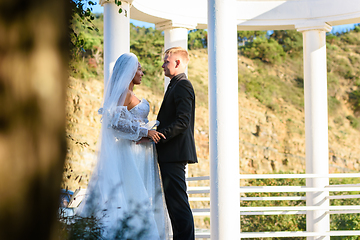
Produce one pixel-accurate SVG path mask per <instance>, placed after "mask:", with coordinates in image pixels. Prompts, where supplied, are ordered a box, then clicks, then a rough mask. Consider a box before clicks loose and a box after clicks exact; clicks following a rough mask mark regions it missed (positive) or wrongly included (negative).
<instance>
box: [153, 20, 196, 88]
mask: <svg viewBox="0 0 360 240" xmlns="http://www.w3.org/2000/svg"><path fill="white" fill-rule="evenodd" d="M195 27H196V25H191V24H183V23H175V22H173V21H166V22H162V23H158V24H156V25H155V28H156V29H157V30H161V31H164V49H165V50H166V49H169V48H171V47H182V48H184V49H186V50H187V48H188V30H190V29H194V28H195ZM185 73H186V75H187V70H186V72H185ZM190 80H191V79H190ZM164 82H165V83H164V91H166V89H167V86H168V85H169V83H170V78H168V77H165V81H164Z"/></svg>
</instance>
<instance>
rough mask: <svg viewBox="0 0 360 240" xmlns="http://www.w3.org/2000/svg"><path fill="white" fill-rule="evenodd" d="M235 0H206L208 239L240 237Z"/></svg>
mask: <svg viewBox="0 0 360 240" xmlns="http://www.w3.org/2000/svg"><path fill="white" fill-rule="evenodd" d="M235 10H236V0H227V1H224V0H208V56H209V121H210V203H211V204H210V221H211V223H210V225H211V239H220V240H222V239H226V240H231V239H234V240H235V239H236V240H238V239H239V238H240V194H239V113H238V64H237V36H236V34H237V26H236V15H235V13H236V12H235Z"/></svg>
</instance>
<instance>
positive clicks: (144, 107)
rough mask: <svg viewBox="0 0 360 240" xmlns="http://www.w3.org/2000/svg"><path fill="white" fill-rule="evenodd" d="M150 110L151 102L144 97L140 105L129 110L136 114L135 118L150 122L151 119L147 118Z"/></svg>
mask: <svg viewBox="0 0 360 240" xmlns="http://www.w3.org/2000/svg"><path fill="white" fill-rule="evenodd" d="M149 111H150V105H149V102H148V101H146V99H144V98H143V99H142V100H141V101H140V103H139V104H138V105H136V106H135V107H133V108H132V109H130V110H129V112H130V113H131V114H132V115H133V116H134V119H135V120H137V121H139V122H143V123H148V121H149V120H148V119H147V117H148V115H149Z"/></svg>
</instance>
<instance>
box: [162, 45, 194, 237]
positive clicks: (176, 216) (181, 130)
mask: <svg viewBox="0 0 360 240" xmlns="http://www.w3.org/2000/svg"><path fill="white" fill-rule="evenodd" d="M188 62H189V54H188V52H187V51H186V50H185V49H183V48H181V47H173V48H170V49H168V50H166V51H165V55H164V64H163V65H162V68H163V69H164V72H165V76H167V77H169V78H170V79H171V81H170V84H169V86H168V88H167V90H166V93H165V96H164V100H163V102H162V104H161V107H160V110H159V114H158V117H157V120H159V121H160V125H159V126H158V127H157V131H159V132H160V133H163V134H164V135H165V137H166V139H161V140H160V142H159V143H157V144H156V149H157V154H158V162H159V166H160V172H161V178H162V182H163V187H164V193H165V200H166V205H167V208H168V212H169V216H170V220H171V224H172V229H173V235H174V236H173V239H174V240H192V239H195V231H194V219H193V215H192V212H191V209H190V205H189V201H188V195H187V193H186V182H185V167H186V165H187V163H196V162H197V157H196V150H195V140H194V119H195V94H194V89H193V87H192V84H191V82H190V81H189V80H188V79H187V78H186V75H185V73H184V72H185V70H186V67H187V64H188Z"/></svg>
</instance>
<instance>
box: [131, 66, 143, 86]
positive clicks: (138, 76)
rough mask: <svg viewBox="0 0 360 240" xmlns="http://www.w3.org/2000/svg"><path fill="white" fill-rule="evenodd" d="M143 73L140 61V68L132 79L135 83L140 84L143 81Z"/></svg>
mask: <svg viewBox="0 0 360 240" xmlns="http://www.w3.org/2000/svg"><path fill="white" fill-rule="evenodd" d="M143 75H144V73H143V71H142V69H141V64H140V63H139V65H138V69H137V71H136V73H135V76H134V78H133V80H132V81H133V83H134V85H139V84H140V83H141V78H142V76H143Z"/></svg>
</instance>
